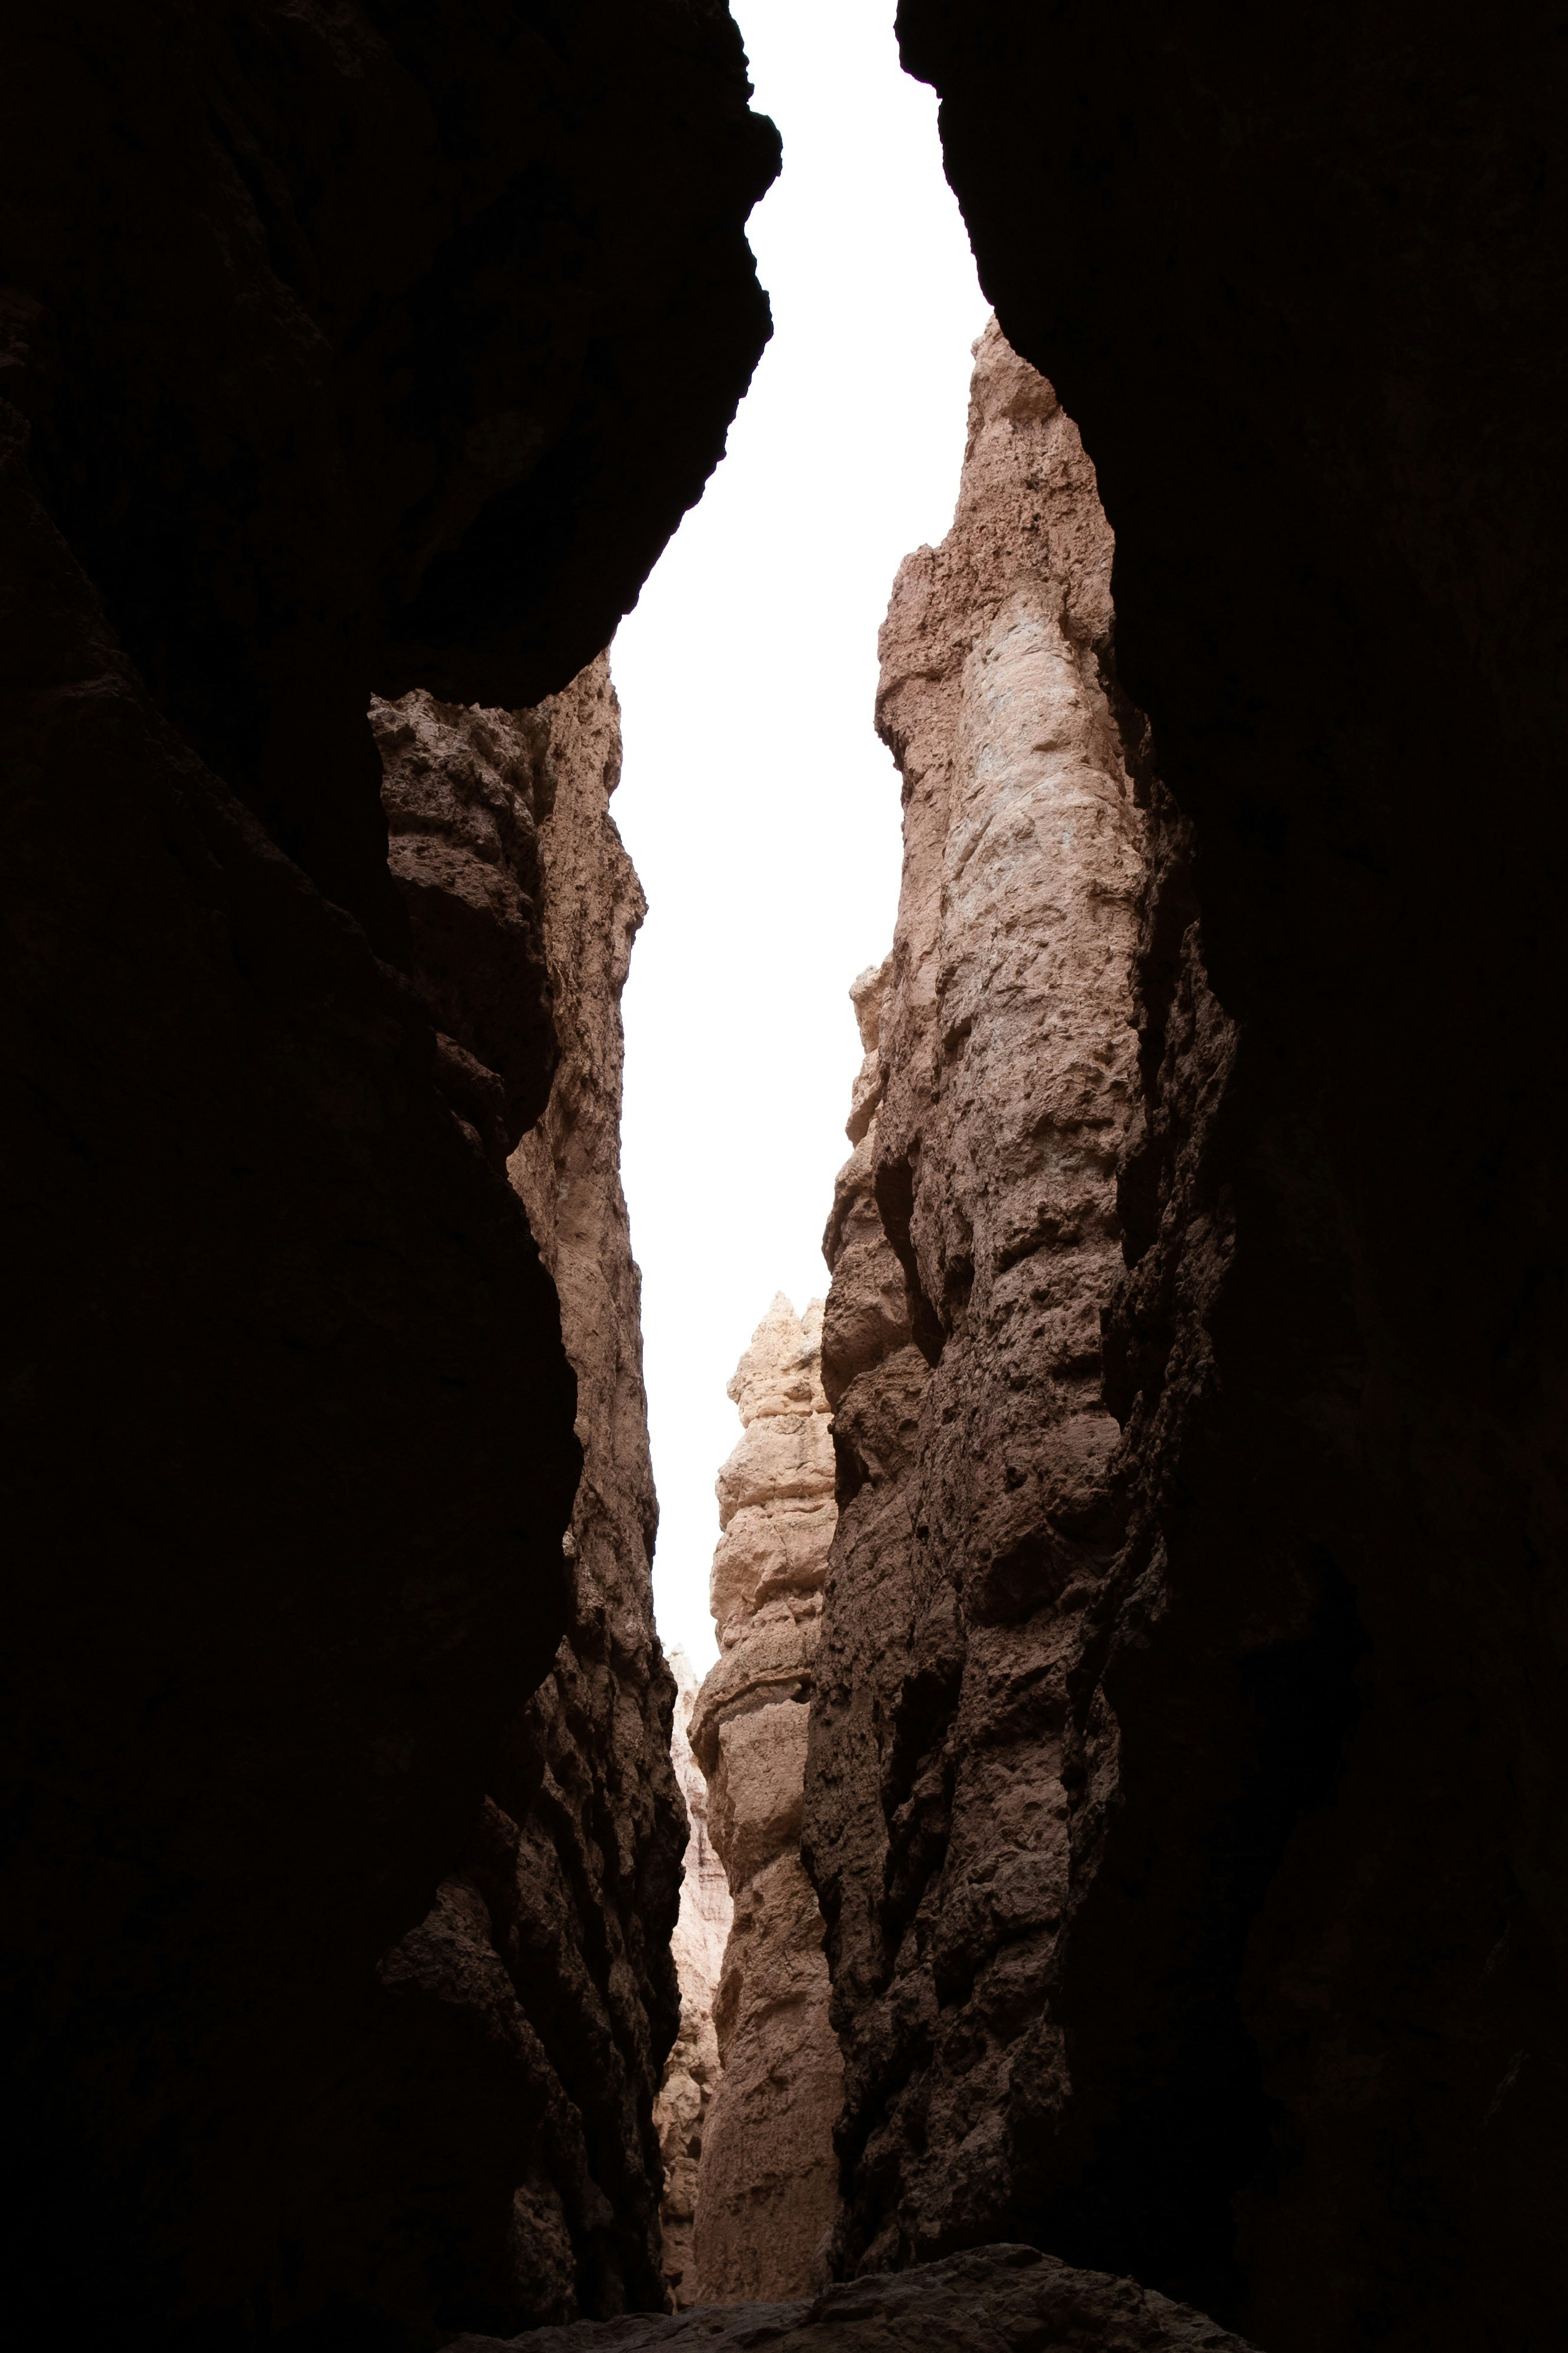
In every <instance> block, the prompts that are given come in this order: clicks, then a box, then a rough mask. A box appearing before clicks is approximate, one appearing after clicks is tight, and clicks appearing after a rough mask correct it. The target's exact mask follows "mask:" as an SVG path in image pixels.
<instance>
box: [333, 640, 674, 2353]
mask: <svg viewBox="0 0 1568 2353" xmlns="http://www.w3.org/2000/svg"><path fill="white" fill-rule="evenodd" d="M373 717H374V724H375V728H376V733H377V736H378V739H379V741H380V742H381V744H382V746H383V749H384V756H385V758H386V761H387V782H386V793H387V800H388V809H389V815H390V817H391V819H392V823H393V826H394V829H395V830H394V843H395V860H394V871H395V872H397V873H398V874H399V878H400V881H403V883H404V887H405V889H409V890H410V895H411V898H412V900H413V904H414V924H415V938H416V949H417V950H420V951H421V952H422V951H423V944H424V942H425V941H426V939H427V938H429V937H431V936H432V935H433V936H435V937H437V939H450V938H451V937H452V936H453V934H452V933H450V932H447V930H446V929H445V927H444V925H443V923H442V922H441V919H440V918H439V916H437V917H435V918H432V917H431V916H430V915H429V913H428V912H427V910H428V906H429V902H430V901H431V900H432V899H437V900H440V899H441V898H444V897H447V896H457V897H459V898H460V899H461V901H462V903H463V904H464V905H465V907H466V908H467V909H468V911H469V913H468V918H466V919H465V920H471V921H472V922H473V924H474V931H473V933H472V934H458V936H459V937H464V938H466V939H467V940H468V953H467V954H466V955H458V956H457V957H456V958H455V959H454V961H453V964H452V965H451V966H450V967H449V977H448V978H447V979H446V980H445V981H444V983H443V986H444V987H445V988H446V989H447V996H446V997H445V998H444V1000H438V1001H440V1003H441V1010H442V1013H443V1016H448V1015H449V1017H450V1018H451V1019H452V1020H453V1022H454V1024H455V1025H457V1026H458V1027H459V1029H461V1030H462V1031H463V1034H464V1035H466V1036H467V1037H468V1038H469V1039H470V1040H472V1042H474V1043H475V1044H476V1045H477V1044H479V1043H480V1042H482V1041H483V1039H485V1038H486V1037H487V1035H488V1036H490V1037H494V1036H496V1035H498V1032H497V1031H496V1030H494V1029H492V1030H490V1031H489V1032H487V1031H486V1030H485V1029H484V1028H483V1018H482V1017H483V1015H484V1012H485V1010H486V1009H487V1008H491V1007H494V1006H497V1005H502V1006H504V1005H505V1004H506V1003H507V1001H508V1000H507V994H506V988H505V986H504V983H505V981H506V978H507V976H508V975H509V974H510V975H513V976H515V973H516V970H517V965H516V957H517V954H518V947H517V943H518V940H519V936H520V934H521V936H522V937H524V938H531V939H532V940H533V941H534V942H535V943H536V944H537V946H536V953H537V955H538V956H539V959H540V962H541V965H542V966H543V967H545V969H544V970H543V971H542V985H537V986H535V987H534V990H533V994H532V998H531V1002H532V1005H533V1006H534V1007H535V1008H538V1007H539V1006H540V1005H541V1004H542V1003H548V1004H550V1005H552V1008H553V1023H554V1035H555V1037H556V1039H558V1043H559V1060H558V1062H557V1065H556V1069H555V1074H554V1083H553V1085H552V1089H551V1094H550V1101H549V1103H548V1105H547V1107H546V1109H545V1111H544V1113H543V1115H542V1118H541V1119H540V1120H539V1121H538V1122H537V1124H535V1125H534V1126H533V1128H532V1129H531V1132H530V1133H529V1134H527V1135H526V1136H525V1137H524V1138H523V1140H522V1142H521V1144H520V1145H519V1146H518V1148H517V1150H516V1152H515V1153H514V1154H513V1155H512V1156H511V1160H510V1177H511V1181H512V1184H513V1186H514V1187H515V1188H516V1190H517V1191H518V1193H519V1194H520V1195H521V1198H522V1199H523V1201H524V1203H525V1205H526V1207H527V1208H528V1212H529V1218H530V1222H531V1226H532V1229H533V1231H534V1232H535V1234H536V1235H537V1237H538V1239H539V1242H540V1247H541V1250H542V1256H543V1258H544V1261H545V1264H546V1266H547V1267H548V1268H549V1270H550V1272H551V1273H552V1276H553V1277H554V1281H555V1284H556V1288H557V1290H558V1292H559V1294H560V1299H561V1316H562V1335H563V1341H564V1344H565V1347H566V1352H567V1356H568V1357H569V1359H570V1361H571V1364H572V1367H573V1370H574V1373H575V1375H576V1377H577V1436H578V1439H579V1440H580V1442H581V1445H582V1448H583V1458H584V1459H583V1476H582V1482H581V1484H580V1486H579V1488H578V1491H577V1497H576V1502H575V1504H574V1510H573V1515H572V1526H571V1530H570V1533H569V1535H568V1536H567V1538H566V1548H567V1552H568V1554H569V1556H570V1559H571V1562H572V1567H573V1577H574V1597H575V1598H574V1609H573V1614H572V1618H571V1620H570V1622H569V1624H568V1627H567V1630H566V1635H565V1639H564V1640H563V1642H562V1644H561V1647H560V1650H559V1651H558V1652H557V1654H556V1658H555V1662H554V1666H553V1670H552V1672H551V1673H550V1674H549V1675H548V1676H547V1677H546V1679H545V1681H544V1682H543V1683H542V1684H541V1686H540V1688H539V1690H538V1691H537V1692H536V1693H535V1694H533V1696H532V1697H531V1699H529V1700H528V1701H527V1704H526V1706H525V1707H523V1708H522V1710H521V1714H520V1715H519V1717H518V1719H517V1721H516V1722H514V1724H513V1725H512V1726H511V1727H510V1731H509V1733H508V1735H507V1737H506V1741H505V1744H504V1748H503V1754H502V1758H501V1760H500V1764H499V1766H498V1768H497V1778H496V1779H495V1781H494V1782H493V1784H492V1789H493V1797H492V1801H491V1802H490V1803H489V1805H488V1806H487V1808H486V1810H485V1813H484V1817H483V1820H482V1822H481V1824H480V1828H479V1836H478V1837H477V1839H476V1840H475V1841H473V1842H472V1844H471V1847H470V1850H469V1852H468V1854H467V1856H466V1857H465V1858H464V1861H463V1867H462V1869H461V1870H460V1871H458V1873H455V1874H454V1875H453V1876H452V1877H451V1878H450V1879H448V1881H447V1883H445V1884H444V1886H443V1888H442V1890H441V1893H440V1897H439V1900H438V1902H437V1908H436V1910H435V1912H434V1913H433V1914H432V1915H430V1917H429V1919H427V1920H426V1922H425V1924H424V1926H423V1927H422V1928H420V1929H418V1930H416V1931H415V1932H414V1933H413V1934H412V1935H410V1936H407V1937H405V1939H404V1940H403V1942H402V1943H401V1944H400V1945H399V1946H398V1947H397V1948H396V1950H395V1952H394V1954H393V1955H392V1956H391V1957H390V1958H389V1960H388V1961H387V1963H386V1964H385V1965H384V1971H383V1974H384V1978H386V1980H387V1982H388V1984H389V1985H390V1986H391V1987H392V1988H393V1989H395V1990H396V1991H398V1992H400V1993H403V1994H405V1995H406V1994H409V1993H415V1994H417V1995H418V1996H420V1997H421V1999H422V2000H423V2003H424V2004H425V2005H426V2008H428V2005H429V2004H431V2003H432V2002H434V2003H437V2004H440V2005H443V2006H445V2007H446V2008H447V2009H448V2010H456V2011H460V2012H462V2013H464V2017H465V2022H466V2024H467V2026H468V2031H469V2033H470V2035H471V2036H474V2037H478V2036H480V2035H482V2036H483V2038H484V2040H485V2042H486V2044H487V2045H488V2046H489V2049H490V2051H491V2052H492V2053H493V2057H492V2070H493V2073H492V2078H491V2083H490V2086H489V2105H490V2107H491V2109H497V2110H499V2111H502V2112H509V2113H510V2117H511V2119H512V2123H511V2129H510V2133H509V2132H507V2131H506V2130H505V2114H504V2113H498V2115H497V2116H496V2117H495V2119H494V2121H489V2119H487V2116H486V2114H485V2112H484V2110H483V2109H481V2108H479V2107H478V2106H477V2105H476V2104H475V2102H474V2101H473V2099H472V2097H471V2095H469V2094H464V2095H463V2096H462V2097H460V2098H459V2097H458V2096H457V2094H456V2088H455V2087H454V2086H453V2085H451V2084H447V2085H446V2086H441V2085H434V2086H433V2087H432V2091H431V2095H430V2106H431V2115H430V2117H429V2119H428V2121H427V2123H426V2158H425V2162H426V2169H427V2173H433V2172H434V2170H435V2152H436V2150H437V2148H439V2147H443V2146H447V2147H451V2149H452V2152H453V2154H452V2166H453V2174H452V2188H451V2190H450V2192H449V2202H450V2205H451V2208H452V2211H453V2213H454V2216H455V2217H457V2218H458V2219H457V2220H456V2221H454V2223H453V2225H452V2228H453V2230H454V2232H458V2230H459V2229H460V2232H461V2234H462V2235H461V2238H460V2240H459V2241H458V2243H460V2244H461V2245H463V2246H464V2247H465V2248H472V2249H476V2250H479V2254H478V2255H475V2254H470V2255H469V2256H468V2273H467V2276H466V2279H465V2281H464V2283H463V2285H462V2287H461V2290H460V2291H457V2290H453V2291H448V2298H449V2301H448V2306H447V2308H448V2309H452V2308H457V2309H460V2311H461V2314H462V2316H463V2317H465V2318H467V2319H478V2318H479V2317H481V2316H482V2314H483V2313H484V2312H486V2311H488V2312H489V2314H491V2315H492V2316H494V2319H495V2320H496V2321H498V2322H500V2325H510V2326H520V2325H521V2324H522V2323H523V2322H524V2321H531V2322H541V2321H544V2320H552V2319H574V2318H575V2317H576V2316H578V2314H579V2313H584V2312H585V2313H591V2314H603V2315H607V2314H610V2313H615V2312H618V2311H620V2310H622V2309H624V2308H625V2307H626V2306H632V2307H634V2308H635V2307H637V2306H645V2307H646V2306H649V2305H652V2306H658V2304H659V2303H660V2302H661V2301H662V2286H661V2274H660V2259H659V2248H658V2220H657V2214H658V2198H659V2179H660V2175H659V2154H658V2132H657V2127H656V2126H655V2123H654V2119H653V2116H652V2104H653V2098H654V2093H655V2089H656V2086H657V2084H658V2080H659V2073H660V2069H661V2067H662V2064H663V2062H664V2057H665V2053H666V2052H667V2050H668V2047H669V2043H670V2042H671V2039H672V2037H673V2034H674V2031H675V2025H676V2011H677V2005H678V1994H677V1989H676V1983H675V1968H674V1962H673V1959H672V1957H671V1953H670V1949H669V1929H670V1926H671V1924H672V1921H673V1919H674V1915H675V1909H676V1900H677V1887H678V1883H679V1869H680V1865H679V1856H680V1850H681V1847H682V1845H683V1843H684V1830H683V1824H682V1820H681V1809H680V1801H679V1795H678V1793H677V1789H676V1786H675V1781H674V1778H673V1775H672V1771H671V1767H670V1760H669V1730H668V1726H669V1710H670V1704H671V1699H672V1696H673V1694H672V1691H671V1685H670V1681H669V1676H668V1670H667V1669H666V1667H665V1665H664V1662H663V1659H662V1656H661V1654H660V1651H659V1649H658V1639H657V1637H656V1635H655V1633H654V1629H653V1592H652V1582H651V1576H650V1562H651V1557H652V1549H653V1537H654V1528H655V1524H656V1519H657V1513H656V1508H655V1504H654V1493H653V1477H652V1472H651V1469H650V1466H649V1462H648V1451H647V1409H646V1404H645V1400H644V1396H643V1387H642V1342H641V1333H640V1328H639V1323H638V1298H639V1283H638V1276H637V1267H636V1265H635V1263H634V1261H633V1259H632V1255H631V1241H630V1236H629V1232H628V1229H627V1223H626V1202H625V1199H624V1198H623V1196H622V1193H621V1186H620V1176H619V1166H620V1107H621V1063H622V1045H621V1022H620V997H621V989H622V987H623V986H624V984H625V981H626V970H627V965H628V963H629V960H630V956H631V949H632V943H633V940H634V938H635V936H636V934H637V927H638V925H639V923H641V921H642V917H643V913H644V902H643V896H642V892H641V890H640V889H639V887H638V884H637V876H636V874H635V873H634V872H633V871H632V866H631V862H630V860H628V859H627V857H626V851H625V849H623V848H622V846H621V841H620V838H619V835H618V834H617V833H616V828H615V824H614V822H613V820H612V818H611V817H610V815H609V800H610V796H611V794H612V793H613V792H614V791H615V788H616V784H617V782H618V781H619V777H620V762H621V745H620V722H619V712H618V710H617V707H616V697H615V691H614V688H613V687H612V685H611V683H610V677H609V669H608V664H607V662H606V660H605V658H604V657H603V656H601V657H600V658H599V659H598V660H597V661H596V662H594V663H592V664H590V666H589V667H588V669H587V670H584V672H583V674H582V676H581V677H580V678H578V679H576V680H574V681H573V683H572V685H571V686H570V687H568V688H567V689H566V691H564V692H563V693H562V694H558V695H554V696H552V698H551V699H550V701H549V702H546V703H543V704H542V705H540V706H539V707H538V708H537V709H535V710H532V711H525V712H512V713H508V712H494V711H484V710H468V709H465V708H463V707H461V706H451V705H443V704H439V703H436V702H433V701H432V700H431V698H430V697H429V696H427V695H413V696H409V697H407V698H406V699H405V701H404V702H400V703H396V704H387V703H379V704H376V705H375V706H374V707H373ZM400 850H402V851H403V852H404V853H405V854H404V856H403V857H402V858H399V856H398V854H397V853H398V852H399V851H400ZM476 871H477V874H478V877H479V883H480V885H481V886H482V887H480V888H476V887H474V879H475V874H476ZM411 872H412V873H414V874H415V875H416V881H415V882H414V883H413V885H412V886H410V884H409V882H408V879H407V878H408V876H409V874H410V873H411ZM476 907H477V908H479V910H481V911H482V913H483V917H484V923H485V924H488V926H489V928H488V929H486V928H484V925H483V924H481V923H480V922H479V917H477V916H475V915H474V914H473V911H474V909H475V908H476ZM490 940H494V941H495V942H496V948H495V952H494V953H493V955H489V956H487V955H486V954H485V953H484V951H485V947H486V944H487V942H488V941H490ZM470 970H471V971H472V972H473V973H474V976H475V990H476V997H477V1000H478V1006H479V1013H478V1014H471V1013H470V1008H469V1007H468V1002H467V1000H466V998H465V997H464V994H463V990H464V986H465V982H464V975H465V974H466V973H467V972H468V971H470ZM499 1034H500V1037H501V1038H502V1039H505V1038H506V1036H507V1035H509V1034H510V1033H508V1032H506V1031H504V1030H502V1031H500V1032H499ZM521 1696H524V1695H523V1694H520V1697H521ZM421 2031H423V2030H422V2029H421ZM400 2072H405V2071H400ZM444 2104H445V2105H444ZM476 2149H478V2150H479V2151H481V2152H484V2153H486V2156H487V2163H489V2152H490V2151H492V2150H493V2151H494V2152H496V2153H497V2155H498V2156H499V2154H500V2152H501V2151H504V2152H505V2158H504V2163H505V2166H506V2170H504V2171H501V2170H497V2169H493V2167H492V2169H489V2170H487V2169H486V2168H484V2167H476V2166H475V2165H474V2164H473V2161H472V2160H473V2153H474V2151H475V2150H476ZM465 2161H466V2162H467V2165H468V2172H467V2175H466V2177H465V2174H464V2170H463V2168H464V2164H465ZM464 2200H466V2211H462V2212H461V2213H460V2214H459V2209H461V2208H462V2207H463V2205H464ZM487 2215H488V2218H489V2220H488V2222H487V2221H486V2220H485V2219H484V2218H485V2217H486V2216H487ZM487 2233H488V2237H487ZM481 2257H482V2259H480V2258H481ZM459 2294H460V2296H461V2302H460V2304H458V2303H457V2302H456V2301H455V2299H456V2297H457V2296H458V2295H459Z"/></svg>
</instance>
